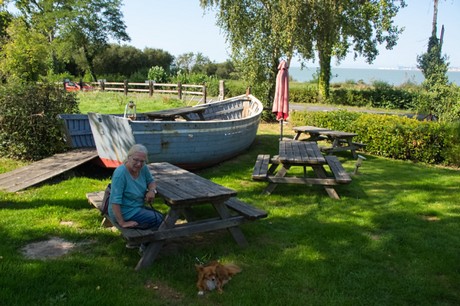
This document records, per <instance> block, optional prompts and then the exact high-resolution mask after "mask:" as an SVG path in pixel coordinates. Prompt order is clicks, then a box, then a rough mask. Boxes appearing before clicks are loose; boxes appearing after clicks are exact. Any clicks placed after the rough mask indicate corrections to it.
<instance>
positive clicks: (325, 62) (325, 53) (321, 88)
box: [318, 50, 331, 102]
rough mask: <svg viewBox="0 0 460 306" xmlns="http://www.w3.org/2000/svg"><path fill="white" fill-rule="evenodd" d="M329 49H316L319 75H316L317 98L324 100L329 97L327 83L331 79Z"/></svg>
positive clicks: (328, 83)
mask: <svg viewBox="0 0 460 306" xmlns="http://www.w3.org/2000/svg"><path fill="white" fill-rule="evenodd" d="M330 54H331V51H330V50H318V57H319V68H320V72H319V77H318V100H319V101H320V102H321V101H324V100H326V99H328V98H329V85H330V80H331V55H330Z"/></svg>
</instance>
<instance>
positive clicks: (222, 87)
mask: <svg viewBox="0 0 460 306" xmlns="http://www.w3.org/2000/svg"><path fill="white" fill-rule="evenodd" d="M223 99H225V81H224V80H220V81H219V100H223Z"/></svg>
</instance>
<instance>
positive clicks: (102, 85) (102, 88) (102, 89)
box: [99, 79, 105, 91]
mask: <svg viewBox="0 0 460 306" xmlns="http://www.w3.org/2000/svg"><path fill="white" fill-rule="evenodd" d="M99 87H100V88H101V91H104V90H105V82H104V80H103V79H101V80H99Z"/></svg>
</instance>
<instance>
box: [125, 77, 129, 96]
mask: <svg viewBox="0 0 460 306" xmlns="http://www.w3.org/2000/svg"><path fill="white" fill-rule="evenodd" d="M124 90H125V96H127V95H128V80H125V81H124Z"/></svg>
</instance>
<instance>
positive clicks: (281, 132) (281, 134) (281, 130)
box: [280, 119, 283, 141]
mask: <svg viewBox="0 0 460 306" xmlns="http://www.w3.org/2000/svg"><path fill="white" fill-rule="evenodd" d="M280 141H283V119H281V120H280Z"/></svg>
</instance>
